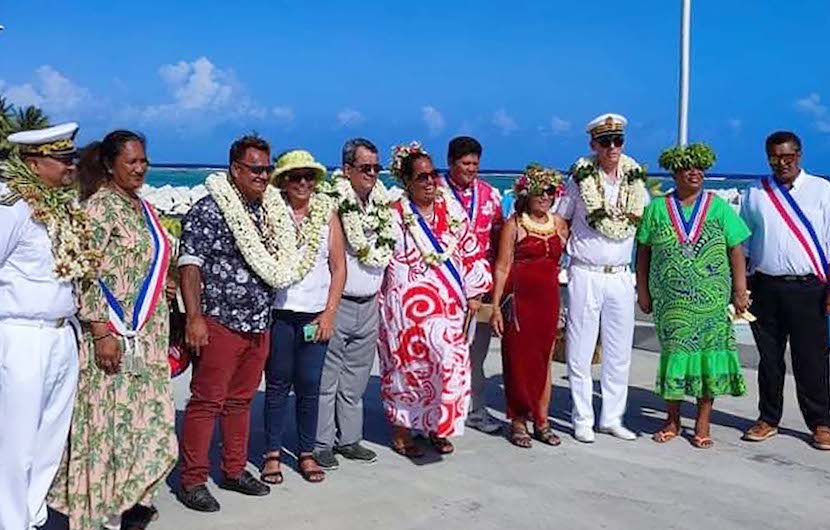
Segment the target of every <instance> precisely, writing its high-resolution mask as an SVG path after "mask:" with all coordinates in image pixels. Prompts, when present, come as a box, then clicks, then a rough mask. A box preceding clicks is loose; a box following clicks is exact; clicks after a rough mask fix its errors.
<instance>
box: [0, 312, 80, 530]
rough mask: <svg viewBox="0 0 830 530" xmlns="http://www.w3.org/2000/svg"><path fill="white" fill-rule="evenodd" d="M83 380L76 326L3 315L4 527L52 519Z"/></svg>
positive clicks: (0, 518) (0, 434)
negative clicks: (50, 497)
mask: <svg viewBox="0 0 830 530" xmlns="http://www.w3.org/2000/svg"><path fill="white" fill-rule="evenodd" d="M77 383H78V346H77V341H76V338H75V333H74V331H73V329H72V326H70V325H69V324H68V323H67V324H66V325H63V326H61V327H55V325H54V323H51V324H49V323H44V324H41V323H39V322H38V321H36V320H31V321H22V320H17V319H15V320H0V530H28V529H30V528H34V527H36V526H42V525H44V524H45V523H46V517H47V510H46V494H47V493H48V492H49V487H50V486H51V485H52V480H53V479H54V478H55V473H56V472H57V470H58V465H59V464H60V460H61V457H62V454H63V450H64V446H65V445H66V441H67V437H68V435H69V426H70V423H71V422H72V408H73V406H74V402H75V388H76V386H77Z"/></svg>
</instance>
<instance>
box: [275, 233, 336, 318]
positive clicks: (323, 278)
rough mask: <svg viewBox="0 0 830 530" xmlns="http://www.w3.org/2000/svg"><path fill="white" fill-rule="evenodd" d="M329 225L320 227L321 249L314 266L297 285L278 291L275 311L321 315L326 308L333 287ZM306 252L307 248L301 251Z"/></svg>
mask: <svg viewBox="0 0 830 530" xmlns="http://www.w3.org/2000/svg"><path fill="white" fill-rule="evenodd" d="M330 231H331V227H330V226H329V223H326V224H324V225H323V226H322V227H320V232H321V234H320V248H319V249H318V250H317V256H316V257H315V258H314V266H313V267H311V270H309V271H308V273H307V274H306V275H305V277H304V278H303V279H302V280H300V281H299V282H297V283H293V284H291V285H289V286H288V287H285V288H283V289H277V292H276V295H275V296H274V305H273V307H274V309H283V310H287V311H295V312H297V313H319V312H321V311H322V310H323V309H325V308H326V302H327V301H328V298H329V287H330V286H331V270H330V269H329V232H330ZM301 252H305V248H303V249H301Z"/></svg>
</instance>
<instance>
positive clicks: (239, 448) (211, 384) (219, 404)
mask: <svg viewBox="0 0 830 530" xmlns="http://www.w3.org/2000/svg"><path fill="white" fill-rule="evenodd" d="M205 320H207V325H208V333H209V337H210V338H209V341H210V342H209V344H208V345H207V346H204V347H202V348H201V349H200V352H199V356H198V357H197V358H195V360H194V361H193V378H192V379H191V381H190V392H191V396H190V401H189V402H188V403H187V408H186V409H185V413H184V429H183V431H184V432H183V433H182V440H181V454H182V486H183V487H184V488H185V489H191V488H193V487H194V486H197V485H199V484H204V483H206V482H207V479H208V472H209V470H210V460H209V457H208V451H209V450H210V442H211V438H212V436H213V427H214V425H215V423H216V418H217V417H218V418H219V427H220V429H221V432H222V472H223V473H224V474H225V476H226V477H228V478H236V477H238V476H239V475H240V474H241V473H242V470H243V469H245V464H246V462H247V461H248V437H249V435H250V425H251V401H253V399H254V395H255V394H256V391H257V388H259V383H260V382H261V380H262V371H263V368H264V367H265V361H266V360H267V359H268V348H269V344H270V342H269V335H270V334H269V333H267V332H266V333H242V332H238V331H233V330H231V329H229V328H226V327H225V326H223V325H222V324H220V323H219V322H218V321H217V320H214V319H212V318H209V317H206V318H205Z"/></svg>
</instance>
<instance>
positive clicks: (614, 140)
mask: <svg viewBox="0 0 830 530" xmlns="http://www.w3.org/2000/svg"><path fill="white" fill-rule="evenodd" d="M596 142H597V143H598V144H599V145H601V146H602V147H604V148H605V149H608V148H609V147H611V144H614V147H622V146H623V144H624V143H625V138H624V137H623V136H622V135H620V134H615V135H613V136H603V137H602V138H597V139H596Z"/></svg>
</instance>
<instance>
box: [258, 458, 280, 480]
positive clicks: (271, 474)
mask: <svg viewBox="0 0 830 530" xmlns="http://www.w3.org/2000/svg"><path fill="white" fill-rule="evenodd" d="M275 461H276V462H279V461H280V457H279V456H266V457H265V458H264V459H263V460H262V467H263V469H264V468H265V464H267V463H268V462H275ZM259 480H261V481H262V482H264V483H266V484H272V485H274V486H278V485H280V484H282V481H283V476H282V471H281V470H280V471H267V472H266V471H262V472H261V474H260V475H259Z"/></svg>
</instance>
